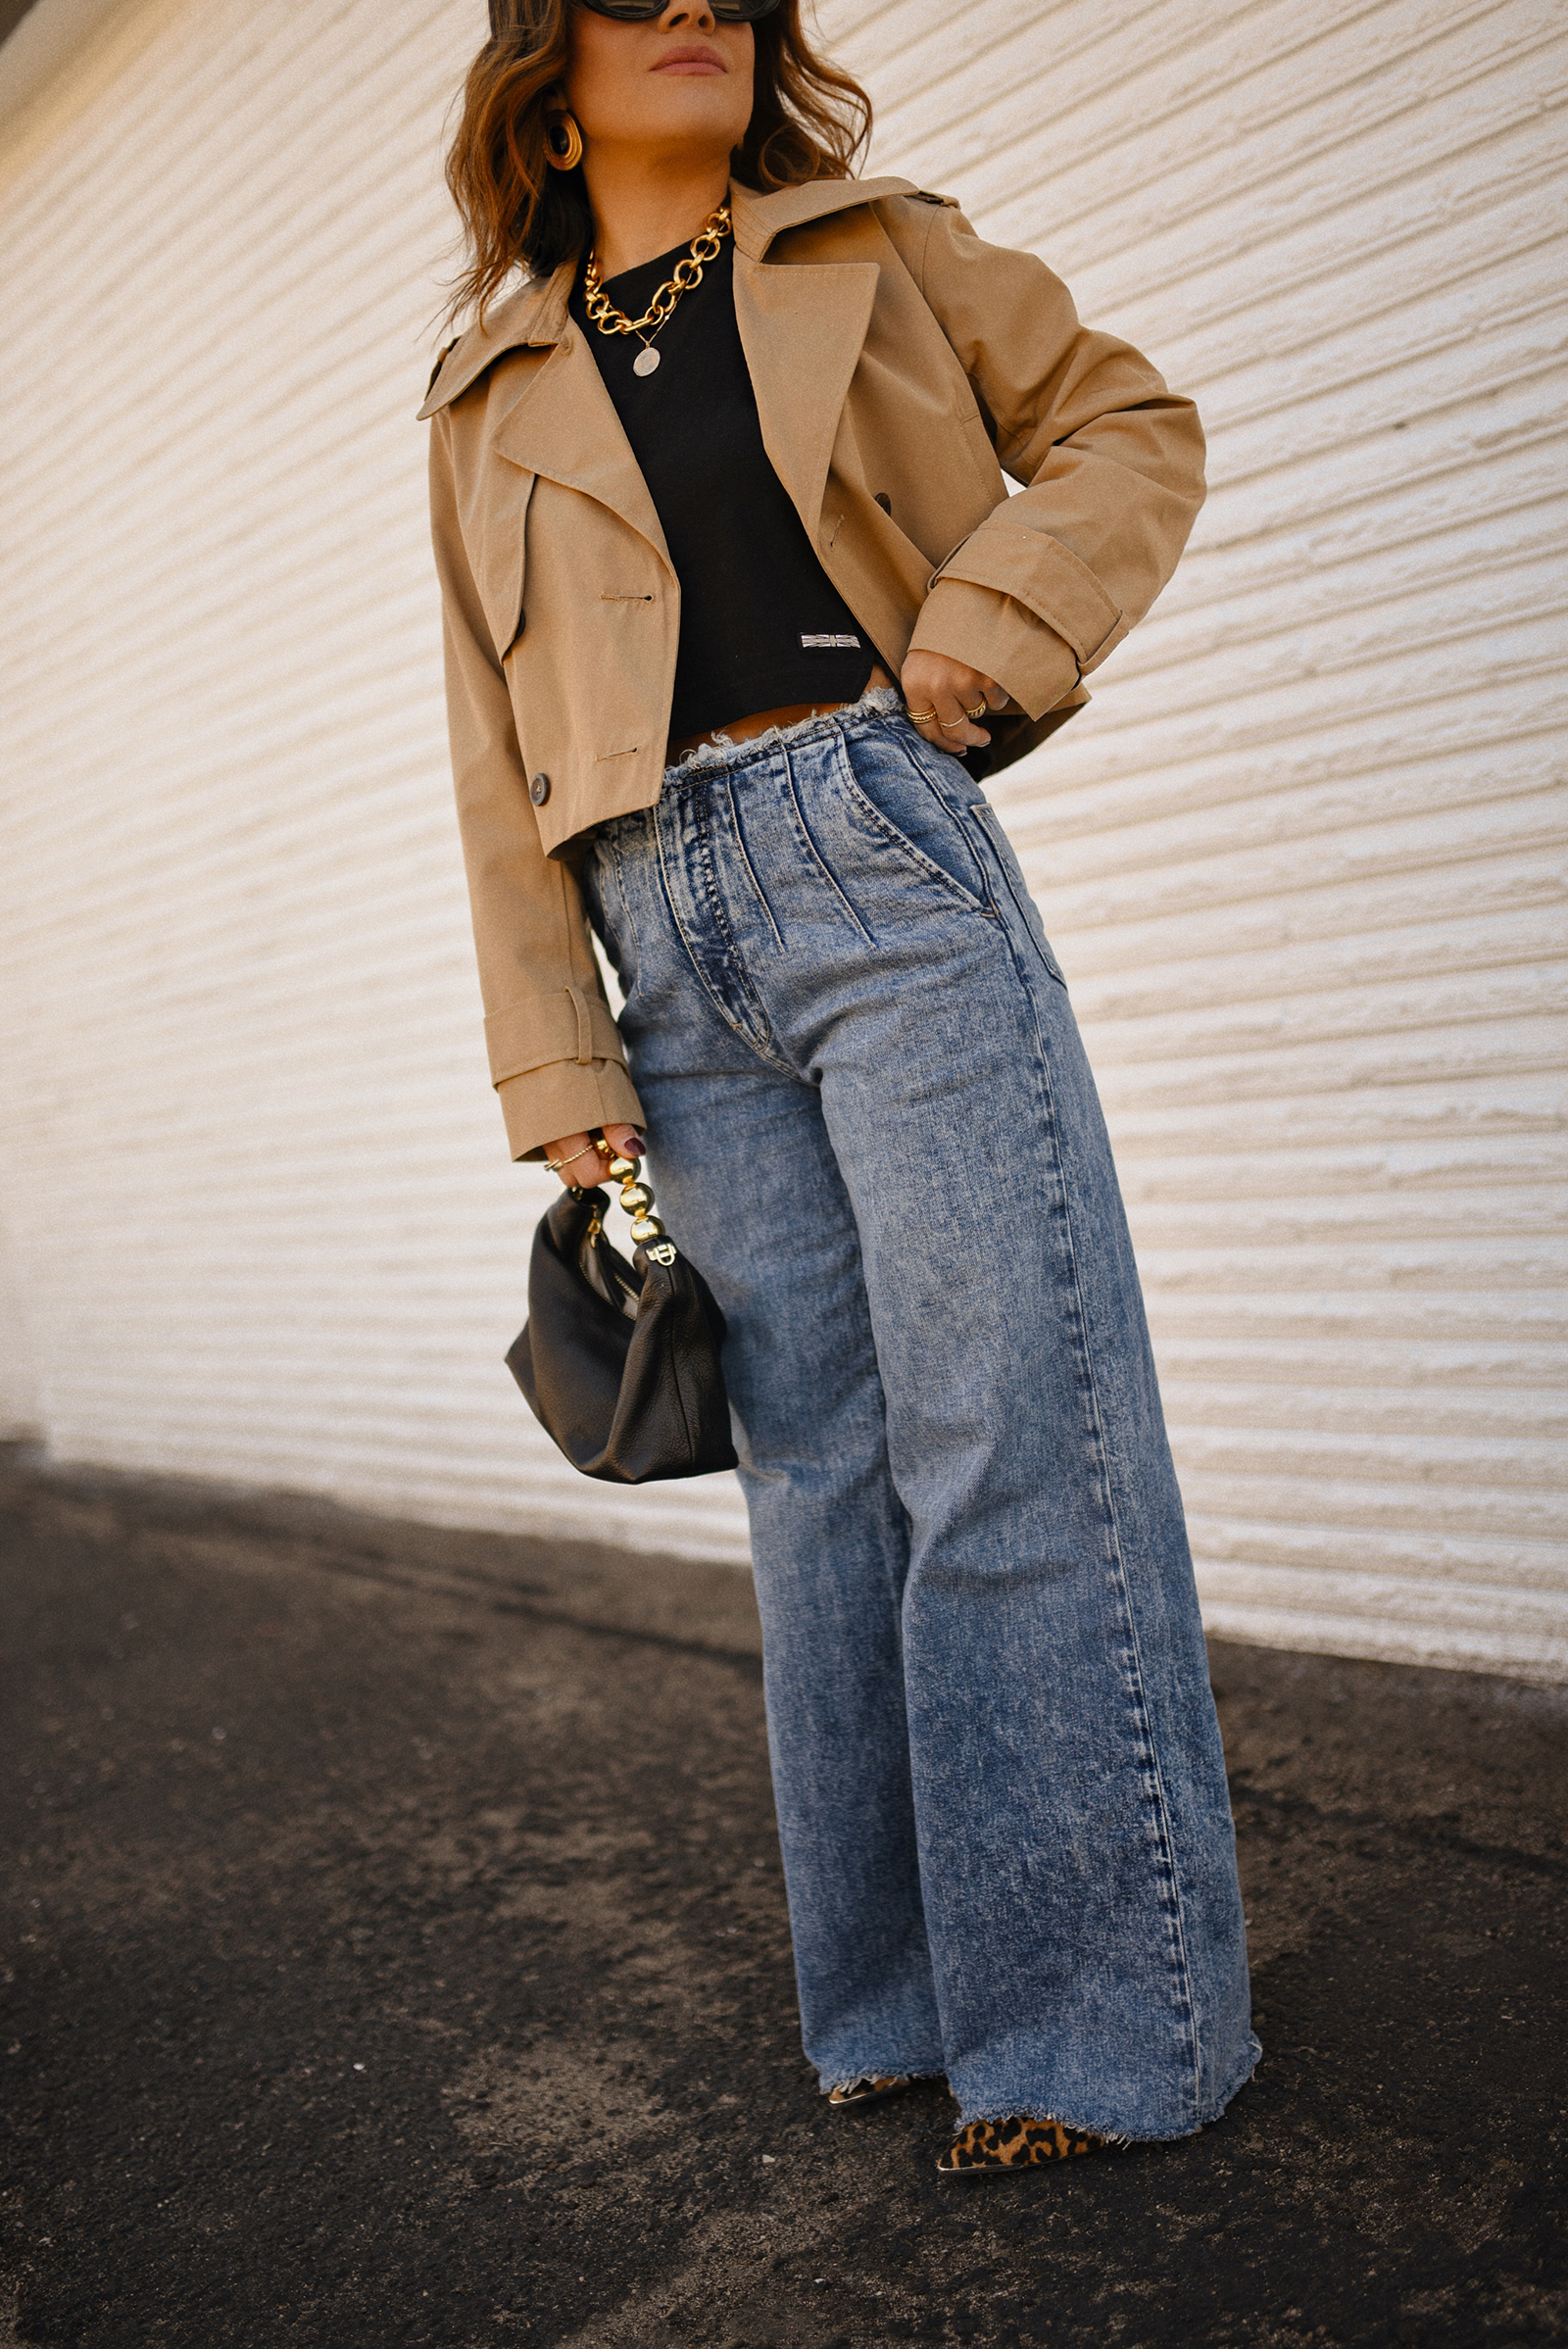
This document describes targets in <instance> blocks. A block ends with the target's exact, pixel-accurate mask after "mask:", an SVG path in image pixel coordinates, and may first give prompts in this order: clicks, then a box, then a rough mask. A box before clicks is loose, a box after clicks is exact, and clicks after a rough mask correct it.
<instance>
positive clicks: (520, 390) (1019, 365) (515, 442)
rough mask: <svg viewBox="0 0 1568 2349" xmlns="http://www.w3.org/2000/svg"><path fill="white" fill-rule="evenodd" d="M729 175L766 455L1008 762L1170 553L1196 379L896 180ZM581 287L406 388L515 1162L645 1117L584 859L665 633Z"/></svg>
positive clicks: (647, 741) (825, 540)
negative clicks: (582, 875) (421, 472)
mask: <svg viewBox="0 0 1568 2349" xmlns="http://www.w3.org/2000/svg"><path fill="white" fill-rule="evenodd" d="M730 200H731V205H732V208H733V218H734V235H735V311H736V318H737V321H738V323H739V327H740V336H741V343H742V347H743V348H744V350H745V353H746V359H747V364H748V367H750V370H751V376H752V382H753V384H754V386H755V387H756V392H757V405H758V412H759V415H760V419H761V428H762V439H763V443H764V445H765V447H766V449H767V453H768V456H769V458H770V459H771V461H772V464H773V466H774V469H775V470H776V471H777V473H778V475H779V478H780V480H781V481H782V482H783V484H784V487H785V488H786V489H787V490H788V492H789V494H790V496H791V498H792V499H793V501H794V503H795V506H796V508H797V510H798V512H799V514H800V516H801V519H802V521H803V522H804V523H805V525H806V529H807V533H808V535H809V538H810V540H811V543H812V544H813V546H815V548H816V549H817V551H818V553H819V555H820V557H821V560H822V563H823V565H824V567H825V568H826V570H827V572H828V574H829V576H830V577H831V579H832V581H833V584H834V586H835V587H836V588H837V589H838V591H839V593H840V594H841V595H842V596H843V598H844V601H845V602H846V603H847V604H848V606H849V607H850V610H851V611H852V612H854V613H855V615H856V617H857V619H858V621H859V622H860V624H861V626H862V627H863V629H864V630H865V633H866V635H867V636H868V637H869V638H870V640H871V642H872V643H873V644H874V645H875V646H876V648H877V650H878V652H879V653H880V654H881V656H882V659H883V661H886V662H887V663H888V664H889V665H890V667H891V668H892V669H893V670H894V671H895V673H896V672H897V670H898V668H899V666H900V665H901V663H902V662H903V661H904V659H905V657H906V655H907V653H908V652H909V651H910V650H911V648H916V649H920V650H924V651H929V652H937V653H946V654H948V655H950V656H951V657H952V658H953V659H955V660H956V661H966V662H968V663H969V665H970V666H971V667H973V668H977V669H980V670H982V671H983V672H984V673H985V674H987V675H988V676H992V677H995V678H996V679H998V681H999V682H1000V683H1001V684H1003V685H1005V687H1006V688H1007V690H1008V692H1009V694H1010V695H1011V696H1012V697H1013V699H1014V701H1015V702H1016V703H1017V704H1018V705H1019V706H1020V708H1021V709H1022V710H1024V711H1026V712H1027V713H1028V714H1027V716H1025V717H1016V718H1012V719H1004V720H1002V721H1000V722H999V721H993V727H992V740H993V748H992V751H991V752H990V754H989V755H988V759H989V764H990V766H991V767H992V768H995V767H996V766H999V765H1004V764H1005V763H1006V762H1007V760H1008V759H1013V758H1017V757H1018V756H1020V755H1021V753H1022V752H1023V751H1025V750H1028V749H1029V748H1031V747H1032V745H1033V744H1034V743H1036V742H1038V741H1040V740H1041V739H1042V738H1043V736H1044V735H1046V734H1047V733H1049V732H1051V731H1052V729H1053V727H1054V725H1058V724H1060V723H1061V721H1062V719H1063V718H1064V717H1066V716H1069V715H1070V714H1071V712H1072V710H1073V709H1074V708H1075V707H1077V706H1078V705H1079V704H1081V703H1082V702H1084V701H1086V700H1087V699H1088V696H1087V694H1086V693H1085V692H1084V690H1083V686H1082V679H1083V677H1084V676H1085V675H1087V673H1088V672H1089V671H1090V670H1091V669H1093V668H1096V667H1097V666H1098V665H1099V663H1100V662H1101V661H1103V660H1104V658H1105V656H1106V654H1107V653H1108V652H1110V650H1111V648H1112V647H1113V646H1114V645H1116V644H1118V643H1119V642H1120V640H1121V638H1122V637H1123V636H1125V635H1126V633H1127V631H1128V629H1129V628H1131V627H1132V626H1133V624H1134V623H1135V621H1137V620H1139V619H1140V618H1142V616H1143V614H1144V613H1145V612H1147V611H1148V609H1149V607H1150V605H1151V604H1152V602H1153V600H1154V598H1155V596H1156V595H1158V593H1159V591H1160V589H1161V587H1163V585H1164V584H1165V581H1166V580H1167V579H1168V578H1169V576H1170V573H1171V571H1172V570H1173V568H1174V567H1175V563H1176V559H1177V557H1178V556H1179V555H1180V553H1181V550H1182V547H1183V545H1184V543H1185V541H1186V538H1187V534H1188V531H1189V530H1190V529H1191V527H1192V523H1193V517H1194V515H1195V514H1197V512H1198V509H1199V506H1200V505H1201V501H1202V495H1203V475H1202V460H1203V443H1202V434H1201V429H1200V426H1199V423H1198V418H1197V415H1196V413H1195V411H1194V409H1193V406H1192V403H1191V402H1190V401H1187V400H1183V399H1179V398H1177V397H1176V396H1174V395H1173V394H1172V393H1170V392H1168V391H1167V390H1166V388H1165V385H1164V383H1163V382H1162V381H1161V379H1160V377H1159V376H1158V375H1157V374H1156V373H1155V371H1154V369H1153V368H1152V367H1151V366H1150V365H1149V362H1148V361H1147V360H1145V359H1142V358H1141V357H1140V356H1139V354H1138V353H1137V352H1136V351H1134V350H1132V349H1131V348H1130V347H1129V346H1128V345H1127V344H1126V343H1123V342H1118V341H1116V340H1115V339H1114V338H1113V337H1111V336H1110V335H1106V334H1097V333H1092V332H1089V331H1088V330H1086V329H1085V328H1083V327H1082V326H1080V325H1079V323H1078V318H1077V314H1076V312H1075V311H1074V309H1073V305H1072V301H1071V297H1070V296H1069V295H1068V293H1067V290H1066V288H1065V287H1064V286H1063V285H1062V284H1061V282H1060V281H1059V279H1057V278H1055V277H1054V276H1053V275H1052V273H1051V271H1050V270H1049V269H1046V267H1045V266H1044V264H1043V263H1041V262H1039V261H1036V260H1035V259H1033V258H1032V257H1031V256H1030V255H1028V254H1023V253H1010V252H1005V251H1003V250H1002V249H1000V248H999V247H997V246H994V245H986V244H983V243H982V242H981V241H980V239H979V238H978V237H977V236H976V235H975V233H974V231H973V230H972V229H971V228H970V227H969V225H968V223H967V221H966V220H964V219H963V217H962V215H961V214H960V213H959V212H957V210H956V208H955V207H954V206H953V205H952V204H951V203H949V202H948V201H947V200H946V199H944V198H942V197H936V196H927V195H922V194H920V193H918V192H917V191H916V190H914V189H913V188H911V187H910V186H909V184H908V182H907V181H906V180H900V179H863V180H849V179H830V180H816V181H813V182H811V183H810V184H809V185H808V186H805V187H797V188H788V189H784V190H782V191H781V192H779V193H777V194H774V195H769V196H760V195H756V194H753V193H752V192H751V191H749V190H748V189H746V188H743V187H738V186H737V187H733V188H732V189H731V192H730ZM571 280H572V269H571V267H570V266H569V265H567V266H565V267H563V268H562V269H558V270H557V271H556V272H555V274H554V275H553V276H551V277H549V278H540V279H537V280H535V281H534V282H532V283H530V284H528V285H525V286H524V287H523V288H522V289H521V290H520V291H519V292H518V293H516V294H515V295H513V296H512V297H510V298H509V299H508V300H507V301H505V302H503V303H500V304H498V305H497V306H496V308H495V309H494V310H493V311H492V312H491V313H490V315H489V317H488V318H487V319H486V321H485V323H484V325H483V327H482V328H481V327H472V328H470V329H469V331H468V332H467V333H466V334H465V335H464V336H462V337H461V338H460V340H459V341H458V342H457V343H455V344H454V345H453V346H452V348H451V350H450V351H449V352H447V353H446V354H445V356H444V358H443V361H442V363H441V365H440V367H438V369H437V371H436V374H435V377H434V378H433V380H432V383H431V387H430V392H429V396H428V398H427V399H426V401H425V404H424V407H423V408H422V409H421V411H420V415H421V416H430V417H432V418H433V419H434V430H433V433H432V436H431V449H430V490H431V510H432V528H433V533H434V540H435V555H436V566H437V570H438V572H439V574H440V580H441V588H442V598H443V606H444V612H445V623H446V660H447V697H448V709H449V715H450V723H451V734H452V763H453V772H454V776H455V780H456V784H457V795H458V809H459V816H460V821H461V825H462V832H463V843H464V854H465V857H466V864H467V873H468V887H469V893H470V897H471V900H472V905H473V926H474V935H475V940H476V942H477V946H478V954H479V974H480V984H481V988H482V992H483V997H484V1003H485V1012H486V1019H485V1029H486V1036H487V1039H488V1044H489V1051H490V1069H491V1076H492V1080H493V1082H494V1083H495V1085H496V1087H497V1089H498V1091H499V1093H500V1095H501V1101H502V1106H503V1109H504V1112H505V1115H506V1122H507V1132H508V1136H509V1139H510V1143H511V1147H512V1151H513V1154H514V1156H515V1157H537V1156H539V1155H540V1154H541V1151H542V1147H543V1145H544V1144H546V1143H547V1142H551V1141H554V1140H555V1139H556V1138H557V1137H558V1136H560V1135H564V1134H570V1133H575V1132H577V1131H579V1130H581V1129H584V1128H590V1129H591V1128H592V1127H595V1126H598V1125H602V1124H604V1123H605V1121H606V1120H607V1119H621V1118H625V1119H630V1120H632V1121H634V1122H640V1121H641V1116H642V1112H641V1108H640V1106H639V1103H638V1101H637V1096H636V1093H635V1092H634V1090H633V1088H632V1084H631V1080H630V1077H629V1076H628V1074H627V1072H626V1066H625V1056H624V1053H623V1052H622V1049H621V1042H620V1037H619V1033H618V1031H617V1030H616V1027H615V1023H614V1020H613V1017H612V1015H611V1011H610V1007H609V1005H608V1003H606V1001H605V997H604V993H603V990H602V988H601V985H600V980H599V973H598V966H597V963H596V961H595V958H594V954H593V950H592V947H591V945H590V942H589V937H588V931H587V926H586V922H585V919H584V915H583V911H582V902H581V898H580V895H579V892H578V888H577V882H576V877H575V869H574V866H575V860H576V855H577V852H578V851H580V848H581V846H582V843H583V839H584V836H585V835H586V834H588V833H589V832H591V830H592V828H593V827H594V826H595V825H596V824H599V823H602V822H603V821H604V820H605V819H606V818H607V817H610V816H614V815H620V814H623V813H625V812H627V811H628V810H629V809H632V808H637V807H651V806H652V805H653V803H654V802H655V801H656V800H657V799H658V797H659V793H660V783H661V776H662V765H663V755H664V744H665V737H666V734H667V731H668V721H669V709H670V699H671V693H672V690H673V684H674V673H675V649H676V641H677V637H678V634H679V628H680V589H679V586H678V584H677V582H676V579H675V575H674V572H673V569H672V568H671V565H670V562H669V556H668V552H667V549H666V547H665V544H664V535H663V532H662V529H661V527H660V523H659V516H658V514H657V513H656V512H655V510H654V505H653V501H652V499H651V498H650V496H649V493H648V489H647V485H646V484H645V482H644V480H643V477H642V474H641V471H640V470H639V468H638V465H637V463H636V460H635V459H634V458H633V456H632V453H631V449H630V446H629V444H628V442H627V440H626V437H625V434H624V433H623V432H622V430H621V427H620V423H619V420H618V418H617V416H616V415H615V411H614V408H613V405H612V402H611V399H610V395H609V393H608V392H607V391H606V389H605V386H604V382H603V380H602V378H601V376H600V373H599V369H598V366H597V364H596V362H595V359H594V356H593V353H592V351H591V350H590V349H589V348H588V347H586V345H585V343H584V339H583V337H582V335H581V334H580V333H579V332H578V330H577V328H576V326H575V324H574V323H573V321H572V320H571V318H570V317H569V315H568V313H567V308H566V301H567V295H568V293H569V291H570V287H571ZM694 396H696V397H701V393H700V390H699V391H697V392H696V393H695V394H694ZM1004 471H1005V472H1006V473H1008V474H1010V475H1011V476H1012V478H1013V480H1015V481H1017V482H1021V483H1023V484H1024V485H1025V486H1024V487H1023V489H1022V490H1021V491H1020V492H1019V493H1018V494H1017V495H1015V496H1012V497H1009V496H1008V494H1007V488H1006V483H1005V480H1004V477H1003V476H1004Z"/></svg>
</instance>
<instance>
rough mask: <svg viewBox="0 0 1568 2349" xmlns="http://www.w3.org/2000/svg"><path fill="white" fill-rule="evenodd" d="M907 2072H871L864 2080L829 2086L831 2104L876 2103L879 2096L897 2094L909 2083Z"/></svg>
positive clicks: (828, 2093)
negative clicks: (837, 2086)
mask: <svg viewBox="0 0 1568 2349" xmlns="http://www.w3.org/2000/svg"><path fill="white" fill-rule="evenodd" d="M910 2077H911V2076H910V2075H909V2074H908V2073H907V2072H889V2073H886V2074H883V2073H871V2074H869V2075H868V2076H867V2077H866V2078H865V2079H864V2080H847V2081H846V2082H845V2084H844V2085H843V2087H839V2088H829V2090H828V2092H827V2100H828V2102H829V2104H837V2105H845V2104H875V2102H876V2101H877V2098H878V2097H879V2096H897V2095H898V2093H899V2091H900V2090H901V2089H902V2088H907V2086H908V2085H909V2080H910Z"/></svg>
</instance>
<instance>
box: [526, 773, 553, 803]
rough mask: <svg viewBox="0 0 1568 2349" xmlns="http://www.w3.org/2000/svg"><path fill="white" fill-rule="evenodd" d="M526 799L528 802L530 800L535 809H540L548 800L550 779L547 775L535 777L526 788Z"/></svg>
mask: <svg viewBox="0 0 1568 2349" xmlns="http://www.w3.org/2000/svg"><path fill="white" fill-rule="evenodd" d="M528 797H529V799H530V800H532V802H533V804H534V806H535V807H543V806H544V804H545V802H546V800H548V799H549V797H550V777H549V776H548V775H535V777H534V779H533V781H532V782H531V783H530V784H529V786H528Z"/></svg>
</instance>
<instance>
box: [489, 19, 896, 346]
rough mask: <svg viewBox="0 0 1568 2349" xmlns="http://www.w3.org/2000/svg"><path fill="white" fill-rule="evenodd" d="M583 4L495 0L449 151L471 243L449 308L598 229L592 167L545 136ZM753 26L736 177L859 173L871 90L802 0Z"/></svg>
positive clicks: (568, 252) (563, 254)
mask: <svg viewBox="0 0 1568 2349" xmlns="http://www.w3.org/2000/svg"><path fill="white" fill-rule="evenodd" d="M571 7H572V0H490V38H489V39H488V40H487V41H486V42H485V45H484V47H483V48H482V49H481V50H480V52H479V54H478V56H477V57H476V58H475V59H474V61H473V64H472V65H471V66H470V67H469V69H468V77H467V80H466V83H465V84H464V91H463V116H462V120H461V121H460V122H459V124H458V128H457V132H456V135H455V136H454V138H453V141H452V145H451V147H450V148H449V149H448V151H447V185H448V187H449V188H450V189H451V190H452V197H453V201H454V203H455V204H456V205H457V208H458V211H459V213H460V214H461V215H462V219H463V228H464V235H465V239H466V249H467V254H468V266H467V268H466V269H465V270H464V271H463V274H462V275H461V276H460V277H459V278H458V280H457V283H456V285H455V287H454V289H453V294H452V301H451V303H450V305H449V307H448V311H447V317H448V318H449V319H451V318H456V317H457V316H458V314H459V313H460V312H461V311H465V310H467V309H469V308H470V307H471V308H472V309H473V311H474V312H475V313H476V315H477V316H478V318H480V319H482V318H483V317H484V313H485V305H486V304H487V303H489V302H491V301H493V300H494V298H495V296H496V294H497V292H498V291H499V289H500V287H501V285H502V284H503V282H504V281H505V279H506V278H507V277H508V276H509V275H510V273H511V271H512V270H513V269H515V268H516V266H517V264H518V263H519V262H521V263H524V264H526V266H527V267H528V268H530V269H533V270H535V271H536V272H538V271H544V270H549V269H558V268H559V267H560V265H561V264H562V262H564V261H569V260H570V259H572V257H573V256H574V255H576V254H578V253H580V252H582V250H583V249H584V247H585V246H586V245H588V244H589V243H590V242H591V240H592V237H593V216H592V214H591V213H590V211H589V209H588V191H587V188H586V186H585V184H584V181H583V175H582V171H581V169H580V167H579V169H578V170H576V171H556V170H555V169H554V168H553V167H552V166H551V164H550V163H549V162H548V160H547V150H546V146H545V118H546V116H547V114H548V113H550V112H552V111H553V110H554V109H556V108H558V107H559V106H560V105H561V103H562V90H561V85H562V81H563V78H564V74H565V72H566V65H567V58H568V55H569V35H568V26H569V24H570V11H571ZM752 29H753V33H754V35H755V39H756V49H757V64H756V69H755V78H754V82H753V102H752V119H751V121H750V122H749V123H748V124H747V127H746V136H745V138H744V139H743V140H742V141H741V143H740V145H739V146H738V147H737V148H736V149H735V152H734V156H733V159H732V163H731V170H732V171H733V174H734V176H735V178H736V179H738V180H739V181H740V183H741V185H742V186H743V187H753V188H757V189H759V190H766V189H768V188H776V187H799V186H800V185H801V183H802V182H803V181H804V180H808V179H844V178H848V177H850V176H851V174H852V173H853V171H854V170H855V166H856V163H857V160H858V157H859V156H860V154H861V153H862V152H863V150H864V148H865V145H866V142H867V140H868V139H869V138H870V135H871V101H870V99H869V98H868V97H867V96H866V94H865V92H864V90H862V89H861V87H860V85H859V83H858V81H854V80H852V79H851V77H850V75H849V74H848V73H841V72H840V71H839V69H838V68H837V66H833V65H829V63H828V62H827V60H826V58H824V57H820V56H818V54H817V52H816V51H815V50H814V49H813V48H812V46H811V44H810V42H809V40H808V38H807V36H806V33H805V31H804V30H803V28H802V24H801V0H780V5H779V6H778V7H777V8H776V9H775V10H774V11H773V13H772V15H771V16H766V17H760V18H758V19H757V21H756V22H755V24H754V25H753V27H752Z"/></svg>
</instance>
